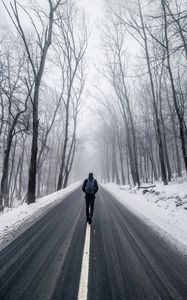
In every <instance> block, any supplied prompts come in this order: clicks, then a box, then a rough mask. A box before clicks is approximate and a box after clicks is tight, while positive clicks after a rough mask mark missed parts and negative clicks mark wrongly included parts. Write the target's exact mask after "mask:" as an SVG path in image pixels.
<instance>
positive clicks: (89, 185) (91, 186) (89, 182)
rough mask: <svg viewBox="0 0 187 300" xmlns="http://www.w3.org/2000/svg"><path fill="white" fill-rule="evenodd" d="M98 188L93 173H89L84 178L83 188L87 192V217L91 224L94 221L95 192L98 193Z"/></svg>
mask: <svg viewBox="0 0 187 300" xmlns="http://www.w3.org/2000/svg"><path fill="white" fill-rule="evenodd" d="M98 189H99V188H98V184H97V180H96V179H94V177H93V173H89V174H88V178H86V179H85V180H84V182H83V185H82V190H83V192H84V193H85V199H86V218H87V222H88V223H89V224H91V223H92V217H93V211H94V201H95V194H96V193H97V191H98Z"/></svg>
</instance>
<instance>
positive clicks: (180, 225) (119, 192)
mask: <svg viewBox="0 0 187 300" xmlns="http://www.w3.org/2000/svg"><path fill="white" fill-rule="evenodd" d="M102 186H103V188H104V189H106V190H108V191H109V192H110V193H111V194H112V195H113V196H114V197H115V198H116V199H117V200H118V201H120V202H121V203H122V204H123V205H125V206H126V207H127V208H128V209H130V210H131V211H133V212H134V213H135V214H136V215H138V216H139V217H141V218H142V219H143V220H144V221H145V222H147V223H148V225H149V226H152V227H154V230H156V231H158V232H159V234H161V235H162V236H163V237H164V238H165V239H167V240H168V241H169V242H171V243H172V244H173V245H175V246H176V247H177V248H178V250H180V251H182V253H183V254H184V253H185V255H186V254H187V182H186V178H185V180H184V179H180V180H177V181H175V182H171V183H169V184H168V185H167V186H164V185H163V184H162V183H159V182H157V183H156V187H153V188H151V189H150V188H149V189H147V191H148V192H146V193H145V194H144V192H143V191H144V190H145V189H139V190H138V189H137V187H136V188H135V187H134V188H131V187H129V186H127V185H125V186H119V185H117V184H115V183H107V184H102ZM143 186H144V185H143Z"/></svg>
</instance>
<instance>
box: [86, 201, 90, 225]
mask: <svg viewBox="0 0 187 300" xmlns="http://www.w3.org/2000/svg"><path fill="white" fill-rule="evenodd" d="M89 206H90V199H86V218H87V221H89V215H90V214H89Z"/></svg>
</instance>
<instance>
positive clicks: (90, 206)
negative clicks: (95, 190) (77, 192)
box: [85, 194, 95, 218]
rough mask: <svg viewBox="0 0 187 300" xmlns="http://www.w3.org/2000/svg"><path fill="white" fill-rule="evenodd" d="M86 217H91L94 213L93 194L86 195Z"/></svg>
mask: <svg viewBox="0 0 187 300" xmlns="http://www.w3.org/2000/svg"><path fill="white" fill-rule="evenodd" d="M85 199H86V217H87V218H89V217H92V216H93V211H94V201H95V194H86V197H85Z"/></svg>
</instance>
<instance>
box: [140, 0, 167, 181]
mask: <svg viewBox="0 0 187 300" xmlns="http://www.w3.org/2000/svg"><path fill="white" fill-rule="evenodd" d="M138 5H139V11H140V18H141V24H142V31H143V36H144V45H145V54H146V61H147V67H148V73H149V79H150V86H151V92H152V100H153V109H154V114H155V123H156V124H155V125H156V133H157V141H158V146H159V158H160V165H161V174H162V181H163V183H164V184H165V185H167V184H168V182H167V175H166V167H165V162H164V151H163V143H162V136H161V128H160V120H159V115H158V109H157V104H156V96H155V90H154V84H153V76H152V71H151V65H150V57H149V51H148V44H147V35H146V32H145V24H144V20H143V16H142V10H141V6H140V2H139V0H138Z"/></svg>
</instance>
